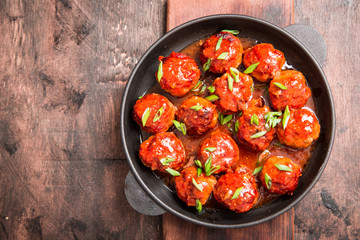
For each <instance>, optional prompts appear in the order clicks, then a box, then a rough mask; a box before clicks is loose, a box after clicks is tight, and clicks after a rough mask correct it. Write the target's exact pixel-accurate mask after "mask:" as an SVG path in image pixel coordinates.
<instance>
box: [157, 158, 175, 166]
mask: <svg viewBox="0 0 360 240" xmlns="http://www.w3.org/2000/svg"><path fill="white" fill-rule="evenodd" d="M171 162H175V159H173V158H170V157H164V158H162V159H160V163H161V164H162V165H164V166H168V165H169V163H171Z"/></svg>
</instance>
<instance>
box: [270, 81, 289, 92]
mask: <svg viewBox="0 0 360 240" xmlns="http://www.w3.org/2000/svg"><path fill="white" fill-rule="evenodd" d="M273 84H274V85H275V86H277V87H278V88H281V89H282V90H286V89H287V87H285V86H284V84H282V83H278V82H273Z"/></svg>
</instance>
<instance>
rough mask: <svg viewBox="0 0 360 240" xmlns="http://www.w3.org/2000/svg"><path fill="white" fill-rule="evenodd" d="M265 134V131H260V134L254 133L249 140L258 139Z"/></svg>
mask: <svg viewBox="0 0 360 240" xmlns="http://www.w3.org/2000/svg"><path fill="white" fill-rule="evenodd" d="M266 133H267V131H261V132H258V133H255V134H254V135H252V136H250V138H259V137H262V136H264V135H265V134H266Z"/></svg>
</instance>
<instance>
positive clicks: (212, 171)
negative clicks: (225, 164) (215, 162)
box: [206, 166, 220, 176]
mask: <svg viewBox="0 0 360 240" xmlns="http://www.w3.org/2000/svg"><path fill="white" fill-rule="evenodd" d="M219 169H220V166H213V167H212V168H211V169H210V171H209V172H208V173H206V176H210V175H211V174H213V173H214V172H216V171H217V170H219Z"/></svg>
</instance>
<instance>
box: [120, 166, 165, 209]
mask: <svg viewBox="0 0 360 240" xmlns="http://www.w3.org/2000/svg"><path fill="white" fill-rule="evenodd" d="M124 191H125V197H126V199H127V200H128V202H129V204H130V206H131V207H132V208H133V209H134V210H135V211H137V212H139V213H141V214H144V215H148V216H158V215H162V214H164V213H166V211H165V210H164V209H163V208H162V207H160V206H159V205H157V204H156V203H155V202H154V201H153V200H152V199H151V198H150V197H149V196H148V195H147V194H146V192H145V191H144V190H143V189H142V187H141V186H140V185H139V183H138V182H137V181H136V179H135V178H134V175H133V174H132V173H131V172H130V171H129V173H128V174H127V176H126V178H125V187H124Z"/></svg>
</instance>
